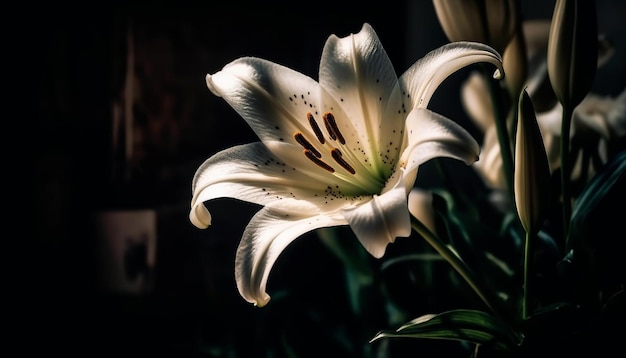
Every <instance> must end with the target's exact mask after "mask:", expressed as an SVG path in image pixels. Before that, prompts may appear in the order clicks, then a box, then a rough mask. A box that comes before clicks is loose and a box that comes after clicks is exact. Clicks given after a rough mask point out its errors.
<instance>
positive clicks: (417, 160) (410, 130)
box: [400, 108, 480, 172]
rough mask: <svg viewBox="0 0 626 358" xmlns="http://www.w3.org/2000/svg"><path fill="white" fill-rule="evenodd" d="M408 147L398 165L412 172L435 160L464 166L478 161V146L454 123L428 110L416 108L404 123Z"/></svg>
mask: <svg viewBox="0 0 626 358" xmlns="http://www.w3.org/2000/svg"><path fill="white" fill-rule="evenodd" d="M406 127H407V135H408V140H409V142H408V146H407V148H406V149H405V151H404V152H403V153H402V157H401V160H400V161H401V162H403V163H406V171H407V172H410V171H412V170H416V169H417V167H418V166H419V165H421V164H423V163H424V162H426V161H428V160H430V159H432V158H435V157H448V158H454V159H459V160H462V161H464V162H465V163H466V164H468V165H469V164H471V163H474V162H475V161H477V160H478V155H479V154H480V146H479V145H478V142H476V139H474V137H472V135H471V134H469V132H468V131H467V130H465V129H464V128H463V127H461V126H460V125H459V124H457V123H456V122H454V121H452V120H451V119H448V118H446V117H444V116H442V115H440V114H438V113H435V112H433V111H431V110H429V109H425V108H416V109H414V110H413V111H411V113H409V116H408V117H407V120H406Z"/></svg>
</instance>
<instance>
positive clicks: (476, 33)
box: [433, 0, 517, 54]
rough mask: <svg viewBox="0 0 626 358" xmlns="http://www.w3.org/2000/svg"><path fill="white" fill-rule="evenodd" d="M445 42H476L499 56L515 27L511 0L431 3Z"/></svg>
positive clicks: (515, 10)
mask: <svg viewBox="0 0 626 358" xmlns="http://www.w3.org/2000/svg"><path fill="white" fill-rule="evenodd" d="M433 4H434V5H435V12H436V13H437V18H438V19H439V23H440V24H441V27H442V28H443V31H444V32H445V34H446V36H447V37H448V40H450V41H452V42H454V41H476V42H482V43H484V44H487V45H489V46H491V47H493V48H494V49H495V50H496V51H498V53H500V54H502V53H503V52H504V49H505V48H506V46H507V44H508V43H509V40H510V39H511V36H512V35H513V32H514V30H515V27H516V23H517V8H516V6H517V5H516V2H515V1H514V0H483V1H477V0H433Z"/></svg>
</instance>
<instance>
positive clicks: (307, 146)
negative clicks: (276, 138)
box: [293, 132, 322, 158]
mask: <svg viewBox="0 0 626 358" xmlns="http://www.w3.org/2000/svg"><path fill="white" fill-rule="evenodd" d="M293 138H294V139H295V140H296V142H298V143H299V144H300V145H301V146H302V147H303V148H304V149H307V150H309V151H311V153H312V154H314V155H315V156H316V157H318V158H321V157H322V153H320V152H319V151H318V150H317V149H315V147H314V146H313V144H311V142H309V141H308V140H307V139H306V138H304V135H302V133H300V132H296V133H294V134H293Z"/></svg>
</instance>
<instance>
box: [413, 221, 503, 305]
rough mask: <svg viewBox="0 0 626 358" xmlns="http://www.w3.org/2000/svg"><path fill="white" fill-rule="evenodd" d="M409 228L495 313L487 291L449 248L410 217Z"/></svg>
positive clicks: (419, 222)
mask: <svg viewBox="0 0 626 358" xmlns="http://www.w3.org/2000/svg"><path fill="white" fill-rule="evenodd" d="M411 226H412V227H413V230H415V231H416V232H417V233H418V234H420V235H421V236H422V237H423V238H424V240H426V242H428V243H429V244H430V246H432V248H434V249H435V251H437V252H438V253H439V254H440V255H441V256H442V257H443V258H444V259H445V260H446V261H448V263H450V265H452V267H453V268H454V269H455V270H456V271H457V272H458V273H459V274H460V275H461V277H463V279H465V281H466V282H467V283H468V284H469V285H470V287H471V288H472V289H473V290H474V292H476V293H477V294H478V296H479V297H480V298H481V299H482V300H483V302H484V303H485V304H486V305H487V307H489V309H491V310H492V311H493V312H497V310H496V306H495V305H494V301H493V300H492V298H491V297H490V296H489V295H488V292H489V291H485V290H483V289H482V288H481V285H480V284H479V283H478V281H477V279H476V277H475V276H474V275H473V274H472V271H471V269H470V268H469V267H468V266H467V264H465V262H464V261H463V260H461V258H460V257H459V256H458V255H457V254H456V253H455V252H453V251H452V250H451V249H450V248H448V247H447V246H446V245H445V244H444V243H443V242H441V240H440V239H439V238H438V237H437V236H436V235H435V234H434V233H433V232H432V231H430V230H429V229H428V228H427V227H426V225H424V224H423V223H422V222H421V221H419V220H418V219H417V218H415V217H414V216H412V215H411Z"/></svg>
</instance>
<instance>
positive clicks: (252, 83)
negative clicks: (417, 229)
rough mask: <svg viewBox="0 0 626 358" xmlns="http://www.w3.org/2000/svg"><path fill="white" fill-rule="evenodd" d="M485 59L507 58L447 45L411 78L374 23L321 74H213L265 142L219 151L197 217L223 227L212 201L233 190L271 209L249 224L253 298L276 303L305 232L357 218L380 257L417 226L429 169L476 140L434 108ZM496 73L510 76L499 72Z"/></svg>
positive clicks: (473, 148)
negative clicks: (277, 272) (283, 264)
mask: <svg viewBox="0 0 626 358" xmlns="http://www.w3.org/2000/svg"><path fill="white" fill-rule="evenodd" d="M476 62H487V63H492V64H494V65H495V66H497V67H498V69H499V70H501V69H502V66H501V58H500V56H499V55H498V54H497V53H496V52H495V51H494V50H493V49H491V48H490V47H488V46H486V45H482V44H477V43H453V44H448V45H446V46H444V47H441V48H439V49H437V50H435V51H433V52H431V53H429V54H427V55H426V56H425V57H424V58H422V59H421V60H419V61H417V62H416V63H415V64H414V65H413V66H411V67H410V68H409V69H408V70H407V71H406V72H405V73H404V74H403V75H402V76H401V77H400V78H398V77H397V75H396V74H395V71H394V68H393V66H392V63H391V61H390V60H389V58H388V56H387V53H386V52H385V50H384V49H383V47H382V45H381V43H380V41H379V39H378V36H377V35H376V33H375V32H374V30H373V29H372V27H371V26H370V25H369V24H364V25H363V27H362V29H361V31H360V32H358V33H356V34H350V35H349V36H346V37H343V38H339V37H337V36H335V35H331V36H330V37H329V38H328V40H327V42H326V44H325V46H324V50H323V53H322V57H321V63H320V69H319V82H317V81H315V80H313V79H311V78H310V77H307V76H305V75H303V74H301V73H298V72H296V71H294V70H291V69H289V68H287V67H283V66H281V65H278V64H276V63H272V62H269V61H266V60H263V59H259V58H252V57H246V58H241V59H238V60H235V61H233V62H231V63H230V64H228V65H226V66H225V67H224V68H223V69H222V70H221V71H219V72H217V73H215V74H213V75H207V77H206V81H207V85H208V87H209V89H210V90H211V92H213V93H214V94H215V95H217V96H220V97H222V98H223V99H224V100H225V101H226V102H228V104H229V105H230V106H232V108H234V109H235V110H236V111H237V112H238V113H239V114H240V115H241V116H242V117H243V119H245V120H246V121H247V123H248V124H249V125H250V127H251V128H252V129H253V130H254V131H255V133H256V134H257V135H258V136H259V138H260V142H257V143H250V144H245V145H239V146H235V147H232V148H229V149H226V150H224V151H221V152H219V153H217V154H215V155H213V156H212V157H210V158H209V159H208V160H207V161H206V162H205V163H204V164H202V165H201V166H200V168H198V171H197V173H196V175H195V177H194V179H193V188H192V189H193V199H192V202H191V211H190V220H191V221H192V222H193V224H194V225H196V226H197V227H199V228H206V227H208V226H209V225H210V224H211V214H210V213H209V212H208V210H207V209H206V206H205V205H203V203H204V202H206V201H208V200H211V199H215V198H220V197H231V198H236V199H240V200H244V201H247V202H252V203H256V204H260V205H262V206H263V208H261V209H260V210H259V211H258V212H257V213H256V214H255V216H254V217H253V218H252V219H251V221H250V222H249V223H248V225H247V227H246V229H245V231H244V233H243V237H242V238H241V242H240V244H239V247H238V250H237V253H236V260H235V276H236V282H237V287H238V289H239V292H240V294H241V296H242V297H243V298H244V299H245V300H247V301H248V302H250V303H254V304H255V305H257V306H264V305H265V304H267V302H268V301H269V299H270V296H269V295H268V294H267V293H266V283H267V280H268V276H269V273H270V270H271V268H272V266H273V265H274V263H275V261H276V260H277V258H278V256H279V255H280V253H281V252H282V251H283V250H284V249H285V248H286V247H287V246H288V245H289V244H290V243H291V242H293V241H294V240H295V239H296V238H298V237H299V236H301V235H302V234H304V233H307V232H310V231H312V230H315V229H318V228H322V227H333V226H340V225H349V226H350V227H351V228H352V230H353V231H354V233H355V234H356V236H357V238H358V239H359V241H360V242H361V243H362V244H363V246H364V247H365V248H366V249H367V251H368V252H369V253H370V254H372V255H373V256H374V257H377V258H379V257H382V256H383V255H384V253H385V249H386V246H387V244H389V243H391V242H394V240H395V238H396V237H407V236H409V235H410V233H411V224H410V218H409V211H408V208H407V205H408V204H407V196H408V192H409V191H410V190H411V188H412V187H413V185H414V182H415V179H416V176H417V169H418V166H419V165H420V164H422V163H424V162H426V161H427V160H429V159H431V158H434V157H450V158H455V159H459V160H462V161H464V162H466V163H468V164H470V163H473V162H474V161H476V160H477V158H478V153H479V147H478V144H477V143H476V141H475V140H474V139H473V137H472V136H471V135H470V134H469V133H468V132H467V131H466V130H465V129H463V128H462V127H461V126H459V125H458V124H456V123H455V122H453V121H452V120H450V119H447V118H445V117H443V116H441V115H439V114H436V113H434V112H432V111H430V110H428V109H426V107H427V105H428V102H429V100H430V98H431V96H432V95H433V92H434V91H435V89H436V88H437V87H438V86H439V84H440V83H441V82H442V81H443V80H444V79H446V78H447V77H448V76H449V75H450V74H452V73H454V72H455V71H457V70H458V69H460V68H462V67H464V66H467V65H469V64H472V63H476ZM496 73H499V71H497V72H496Z"/></svg>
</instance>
